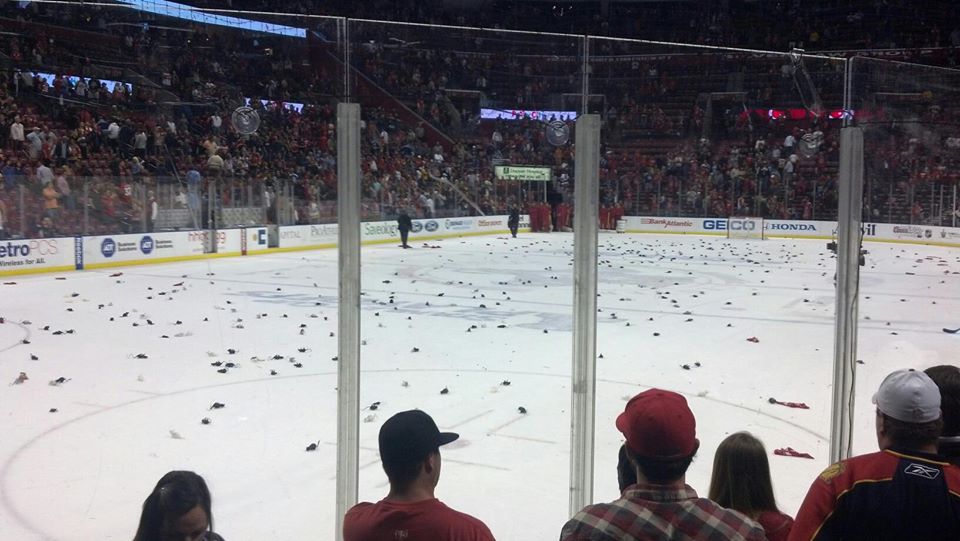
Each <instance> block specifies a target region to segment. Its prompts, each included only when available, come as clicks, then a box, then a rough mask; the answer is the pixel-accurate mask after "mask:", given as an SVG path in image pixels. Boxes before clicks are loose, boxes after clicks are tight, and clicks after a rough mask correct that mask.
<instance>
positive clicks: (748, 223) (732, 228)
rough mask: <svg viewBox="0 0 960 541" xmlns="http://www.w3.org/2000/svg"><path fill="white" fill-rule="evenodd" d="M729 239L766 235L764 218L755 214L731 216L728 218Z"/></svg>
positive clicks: (755, 237) (760, 237)
mask: <svg viewBox="0 0 960 541" xmlns="http://www.w3.org/2000/svg"><path fill="white" fill-rule="evenodd" d="M727 238H728V239H758V240H763V239H765V238H767V237H766V234H765V233H764V224H763V218H758V217H755V216H731V217H730V218H727Z"/></svg>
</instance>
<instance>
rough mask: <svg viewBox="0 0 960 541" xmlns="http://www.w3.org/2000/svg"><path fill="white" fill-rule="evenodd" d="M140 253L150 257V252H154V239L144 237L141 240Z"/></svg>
mask: <svg viewBox="0 0 960 541" xmlns="http://www.w3.org/2000/svg"><path fill="white" fill-rule="evenodd" d="M140 251H141V252H143V254H144V255H150V252H152V251H153V239H152V238H150V236H149V235H147V236H144V237H143V238H142V239H140Z"/></svg>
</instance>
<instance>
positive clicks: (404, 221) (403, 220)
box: [397, 210, 413, 248]
mask: <svg viewBox="0 0 960 541" xmlns="http://www.w3.org/2000/svg"><path fill="white" fill-rule="evenodd" d="M412 227H413V220H411V219H410V215H408V214H407V211H406V210H401V211H400V216H399V217H398V218H397V230H399V231H400V241H401V242H402V243H403V244H402V247H403V248H409V247H410V246H408V245H407V236H408V235H409V234H410V229H411V228H412Z"/></svg>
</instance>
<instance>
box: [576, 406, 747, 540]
mask: <svg viewBox="0 0 960 541" xmlns="http://www.w3.org/2000/svg"><path fill="white" fill-rule="evenodd" d="M696 428H697V422H696V419H694V417H693V412H691V411H690V408H689V407H688V406H687V400H686V399H685V398H684V397H683V396H681V395H679V394H677V393H674V392H670V391H664V390H662V389H650V390H649V391H644V392H642V393H640V394H638V395H637V396H635V397H633V398H632V399H630V401H629V402H627V407H626V408H625V409H624V411H623V413H621V414H620V415H619V416H618V417H617V430H619V431H620V432H621V433H622V434H623V436H624V437H625V438H626V440H627V441H626V444H625V454H626V458H627V460H628V462H629V466H630V467H631V468H632V469H633V470H634V472H633V473H635V476H636V483H635V484H632V485H630V486H627V487H625V488H624V489H623V490H622V492H621V496H620V499H618V500H616V501H613V502H611V503H601V504H595V505H588V506H587V507H585V508H584V509H583V510H582V511H580V512H579V513H577V514H576V516H574V517H573V518H572V519H570V520H569V521H568V522H567V523H566V524H565V525H564V526H563V530H562V531H561V532H560V540H561V541H587V540H589V541H605V540H609V541H614V540H619V539H627V538H629V539H649V540H659V539H663V540H667V539H681V538H682V539H689V540H691V541H697V540H710V539H730V540H734V541H738V540H739V541H752V540H756V541H760V540H765V539H766V536H765V535H764V533H763V528H761V527H760V525H759V524H757V523H755V522H753V521H752V520H750V519H749V518H747V517H746V516H744V515H742V514H740V513H738V512H736V511H733V510H732V509H725V508H723V507H720V506H719V505H717V504H716V503H714V502H713V501H711V500H709V499H707V498H699V497H697V493H696V492H695V491H694V490H693V489H692V488H691V487H690V486H689V485H687V484H686V474H687V468H688V467H689V466H690V462H691V461H692V460H693V456H694V455H695V454H696V453H697V449H698V448H699V447H700V442H699V440H697V433H696V432H697V431H696Z"/></svg>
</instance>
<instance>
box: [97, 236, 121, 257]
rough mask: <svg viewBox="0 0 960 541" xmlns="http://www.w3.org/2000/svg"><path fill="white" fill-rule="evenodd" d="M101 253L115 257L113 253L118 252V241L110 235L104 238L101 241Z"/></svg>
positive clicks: (104, 255)
mask: <svg viewBox="0 0 960 541" xmlns="http://www.w3.org/2000/svg"><path fill="white" fill-rule="evenodd" d="M100 253H101V254H103V257H113V254H115V253H117V243H116V242H113V239H111V238H110V237H107V238H105V239H103V242H101V243H100Z"/></svg>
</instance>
